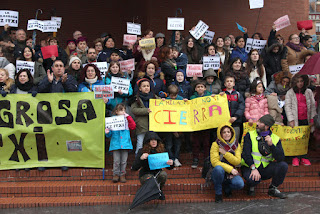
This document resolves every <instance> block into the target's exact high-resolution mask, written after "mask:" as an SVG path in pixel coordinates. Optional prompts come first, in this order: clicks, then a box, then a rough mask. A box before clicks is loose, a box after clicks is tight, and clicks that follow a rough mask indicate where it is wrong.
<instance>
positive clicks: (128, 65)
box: [120, 58, 134, 72]
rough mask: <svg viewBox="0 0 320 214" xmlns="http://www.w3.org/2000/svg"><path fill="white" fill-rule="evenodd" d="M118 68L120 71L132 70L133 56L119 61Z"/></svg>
mask: <svg viewBox="0 0 320 214" xmlns="http://www.w3.org/2000/svg"><path fill="white" fill-rule="evenodd" d="M120 69H121V71H122V72H127V71H133V70H134V58H132V59H128V60H123V61H120Z"/></svg>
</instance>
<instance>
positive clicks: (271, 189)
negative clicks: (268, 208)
mask: <svg viewBox="0 0 320 214" xmlns="http://www.w3.org/2000/svg"><path fill="white" fill-rule="evenodd" d="M268 195H270V196H272V197H277V198H281V199H285V198H286V197H287V196H286V195H285V194H283V193H282V192H280V191H279V190H278V189H277V187H275V186H270V187H269V190H268Z"/></svg>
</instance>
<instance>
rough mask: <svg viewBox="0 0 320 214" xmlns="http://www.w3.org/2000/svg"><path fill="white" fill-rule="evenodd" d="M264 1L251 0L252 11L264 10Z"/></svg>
mask: <svg viewBox="0 0 320 214" xmlns="http://www.w3.org/2000/svg"><path fill="white" fill-rule="evenodd" d="M263 4H264V2H263V0H249V5H250V9H257V8H263Z"/></svg>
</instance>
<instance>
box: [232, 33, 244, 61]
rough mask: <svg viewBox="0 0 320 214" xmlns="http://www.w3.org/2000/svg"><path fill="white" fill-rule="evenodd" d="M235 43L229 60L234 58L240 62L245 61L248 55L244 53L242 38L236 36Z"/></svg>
mask: <svg viewBox="0 0 320 214" xmlns="http://www.w3.org/2000/svg"><path fill="white" fill-rule="evenodd" d="M235 42H236V47H235V48H234V49H233V50H232V53H231V55H230V59H231V60H233V59H234V58H236V57H239V58H240V59H241V60H242V62H245V61H247V59H248V54H247V53H246V51H245V45H246V41H245V40H244V38H243V37H242V36H237V37H236V40H235Z"/></svg>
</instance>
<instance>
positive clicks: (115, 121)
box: [105, 115, 126, 131]
mask: <svg viewBox="0 0 320 214" xmlns="http://www.w3.org/2000/svg"><path fill="white" fill-rule="evenodd" d="M105 122H106V129H110V130H111V131H120V130H125V128H126V126H125V125H126V122H125V118H124V115H119V116H112V117H106V119H105Z"/></svg>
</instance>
